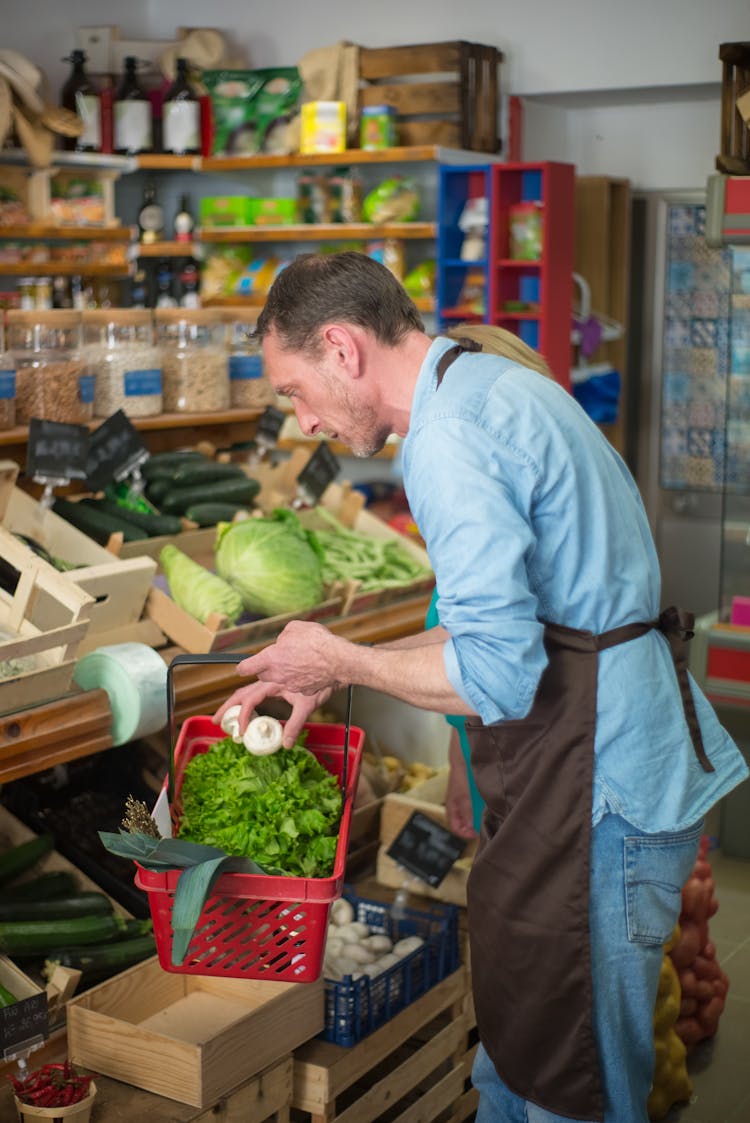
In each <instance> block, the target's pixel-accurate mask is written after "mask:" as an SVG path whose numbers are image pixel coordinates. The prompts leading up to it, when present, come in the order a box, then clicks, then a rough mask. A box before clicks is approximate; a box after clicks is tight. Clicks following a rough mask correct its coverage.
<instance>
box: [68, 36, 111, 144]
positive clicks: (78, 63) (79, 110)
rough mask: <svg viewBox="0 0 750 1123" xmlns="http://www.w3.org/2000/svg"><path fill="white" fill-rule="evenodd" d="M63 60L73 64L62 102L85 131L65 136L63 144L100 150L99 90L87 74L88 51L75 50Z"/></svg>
mask: <svg viewBox="0 0 750 1123" xmlns="http://www.w3.org/2000/svg"><path fill="white" fill-rule="evenodd" d="M63 62H69V63H70V64H71V70H70V74H69V76H68V78H67V81H66V82H65V84H64V85H63V87H62V89H61V90H60V104H61V105H62V107H63V109H69V110H70V111H71V112H72V113H75V114H76V115H77V116H78V117H80V119H81V122H82V124H83V132H82V133H81V135H80V136H77V137H63V146H64V147H65V148H68V149H72V150H75V151H76V152H99V151H100V150H101V143H102V131H101V107H100V104H99V92H98V90H97V89H96V87H95V86H94V85H93V83H92V82H91V81H90V79H89V76H88V75H87V73H86V69H85V63H86V52H85V51H73V52H72V54H71V55H69V56H68V58H65V59H63Z"/></svg>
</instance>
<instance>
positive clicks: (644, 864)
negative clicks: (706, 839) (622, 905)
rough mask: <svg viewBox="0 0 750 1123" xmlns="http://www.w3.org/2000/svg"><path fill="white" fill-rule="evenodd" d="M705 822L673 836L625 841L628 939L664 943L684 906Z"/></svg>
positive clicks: (647, 837)
mask: <svg viewBox="0 0 750 1123" xmlns="http://www.w3.org/2000/svg"><path fill="white" fill-rule="evenodd" d="M702 831H703V821H702V820H701V822H700V823H698V824H696V825H695V826H694V827H691V828H689V829H688V830H686V831H677V832H675V833H672V834H658V835H647V834H644V835H632V836H628V837H626V838H625V840H624V858H625V894H626V904H627V921H628V939H629V940H630V941H631V943H640V944H664V943H666V942H667V940H668V939H669V938H670V936H671V935H672V931H673V929H674V926H675V924H676V923H677V919H678V917H679V915H680V908H681V904H682V886H683V885H684V884H685V882H686V881H687V879H688V877H689V876H690V873H691V870H692V868H693V866H694V864H695V859H696V856H697V853H698V843H699V842H700V837H701V833H702Z"/></svg>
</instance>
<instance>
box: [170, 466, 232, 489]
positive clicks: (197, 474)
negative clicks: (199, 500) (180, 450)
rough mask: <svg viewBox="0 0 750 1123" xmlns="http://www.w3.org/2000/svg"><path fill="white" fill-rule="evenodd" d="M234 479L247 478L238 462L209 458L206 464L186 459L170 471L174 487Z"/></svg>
mask: <svg viewBox="0 0 750 1123" xmlns="http://www.w3.org/2000/svg"><path fill="white" fill-rule="evenodd" d="M236 479H247V477H246V476H245V473H244V471H243V470H242V468H241V467H240V465H239V464H231V463H230V464H219V463H218V462H217V461H215V460H209V462H208V463H207V464H191V463H190V461H187V463H185V464H180V465H179V466H178V467H177V468H176V469H175V471H174V472H173V473H172V483H173V484H174V486H175V487H197V486H198V485H199V484H210V483H213V482H214V480H236Z"/></svg>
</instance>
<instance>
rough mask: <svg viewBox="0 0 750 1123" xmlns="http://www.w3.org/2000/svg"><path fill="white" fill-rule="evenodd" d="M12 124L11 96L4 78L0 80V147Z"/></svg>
mask: <svg viewBox="0 0 750 1123" xmlns="http://www.w3.org/2000/svg"><path fill="white" fill-rule="evenodd" d="M12 124H13V95H12V94H11V92H10V86H9V85H8V82H7V81H6V79H5V78H0V145H2V144H5V138H6V137H7V135H8V133H9V132H10V129H11V125H12Z"/></svg>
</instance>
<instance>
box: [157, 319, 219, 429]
mask: <svg viewBox="0 0 750 1123" xmlns="http://www.w3.org/2000/svg"><path fill="white" fill-rule="evenodd" d="M154 317H155V320H156V335H157V343H158V346H159V352H160V356H161V373H162V395H163V399H162V400H163V408H164V412H165V413H215V412H218V411H221V410H226V409H228V408H229V370H228V363H227V347H226V328H225V325H224V323H223V321H222V317H221V315H220V314H219V312H218V309H215V308H157V309H156V311H155V312H154Z"/></svg>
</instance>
